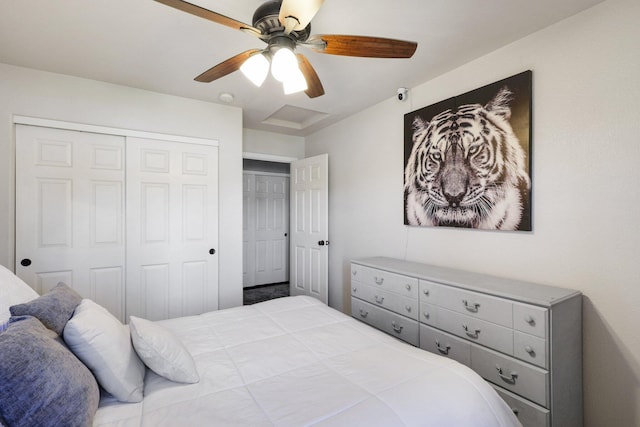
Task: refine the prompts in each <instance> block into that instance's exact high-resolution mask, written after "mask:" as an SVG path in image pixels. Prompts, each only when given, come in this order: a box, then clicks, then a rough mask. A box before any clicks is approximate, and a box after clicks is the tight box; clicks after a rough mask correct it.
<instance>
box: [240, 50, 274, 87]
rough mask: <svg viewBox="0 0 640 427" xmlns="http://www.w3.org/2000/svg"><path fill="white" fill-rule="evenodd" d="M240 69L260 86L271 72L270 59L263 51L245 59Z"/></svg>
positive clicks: (252, 81)
mask: <svg viewBox="0 0 640 427" xmlns="http://www.w3.org/2000/svg"><path fill="white" fill-rule="evenodd" d="M240 71H242V74H244V76H245V77H246V78H248V79H249V80H250V81H251V83H253V84H254V85H256V86H258V87H260V86H262V83H264V81H265V79H266V78H267V74H269V60H268V59H267V58H265V56H264V54H262V53H258V54H255V55H253V56H250V57H249V59H247V60H246V61H244V63H243V64H242V65H241V66H240Z"/></svg>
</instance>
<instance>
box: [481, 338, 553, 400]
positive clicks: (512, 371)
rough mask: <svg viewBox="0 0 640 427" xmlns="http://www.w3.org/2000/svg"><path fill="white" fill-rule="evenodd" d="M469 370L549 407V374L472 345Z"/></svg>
mask: <svg viewBox="0 0 640 427" xmlns="http://www.w3.org/2000/svg"><path fill="white" fill-rule="evenodd" d="M471 368H472V369H473V370H474V371H476V372H477V373H478V374H480V375H481V376H482V377H483V378H484V379H486V380H488V381H490V382H492V383H494V384H497V385H499V386H500V387H503V388H505V389H507V390H509V391H512V392H514V393H516V394H519V395H520V396H523V397H525V398H527V399H529V400H531V401H533V402H535V403H537V404H539V405H542V406H544V407H549V392H548V390H549V373H548V372H547V371H545V370H544V369H540V368H537V367H535V366H532V365H529V364H527V363H524V362H521V361H519V360H516V359H514V358H512V357H509V356H505V355H502V354H500V353H497V352H495V351H491V350H489V349H486V348H482V347H480V346H477V345H474V346H472V347H471Z"/></svg>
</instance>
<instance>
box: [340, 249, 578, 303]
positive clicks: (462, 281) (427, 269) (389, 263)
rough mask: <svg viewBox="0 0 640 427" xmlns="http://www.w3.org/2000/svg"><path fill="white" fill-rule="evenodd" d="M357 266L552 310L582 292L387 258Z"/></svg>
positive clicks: (370, 260)
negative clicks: (551, 308) (551, 307)
mask: <svg viewBox="0 0 640 427" xmlns="http://www.w3.org/2000/svg"><path fill="white" fill-rule="evenodd" d="M352 262H353V263H355V264H360V265H363V266H366V267H372V268H379V269H382V270H385V271H389V272H391V273H397V274H404V275H408V276H412V277H416V278H418V279H423V280H430V281H433V282H436V283H442V284H445V285H450V286H455V287H458V288H462V289H467V290H470V291H477V292H482V293H486V294H491V295H495V296H498V297H503V298H509V299H512V300H515V301H520V302H525V303H529V304H535V305H540V306H543V307H550V306H552V305H554V304H558V303H560V302H562V301H564V300H567V299H570V298H574V297H578V296H580V295H581V293H580V292H579V291H576V290H574V289H566V288H560V287H556V286H548V285H541V284H538V283H532V282H526V281H522V280H515V279H507V278H504V277H496V276H491V275H488V274H480V273H473V272H470V271H464V270H458V269H453V268H447V267H439V266H435V265H429V264H422V263H418V262H412V261H404V260H400V259H395V258H387V257H371V258H361V259H355V260H352Z"/></svg>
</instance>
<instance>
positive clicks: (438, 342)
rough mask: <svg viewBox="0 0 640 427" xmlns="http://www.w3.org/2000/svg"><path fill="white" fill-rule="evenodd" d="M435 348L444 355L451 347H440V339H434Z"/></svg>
mask: <svg viewBox="0 0 640 427" xmlns="http://www.w3.org/2000/svg"><path fill="white" fill-rule="evenodd" d="M436 348H437V349H438V351H439V352H440V353H442V354H444V355H447V354H449V349H450V348H451V346H450V345H446V346H444V347H442V346H441V345H440V341H438V340H436Z"/></svg>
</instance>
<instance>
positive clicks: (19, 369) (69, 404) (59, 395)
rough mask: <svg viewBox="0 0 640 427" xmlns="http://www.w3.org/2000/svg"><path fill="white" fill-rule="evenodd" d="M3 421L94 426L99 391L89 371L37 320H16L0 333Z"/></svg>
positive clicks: (0, 410) (0, 413) (18, 424)
mask: <svg viewBox="0 0 640 427" xmlns="http://www.w3.org/2000/svg"><path fill="white" fill-rule="evenodd" d="M0 384H1V385H2V386H1V387H0V421H2V422H3V423H4V424H5V425H9V426H15V427H22V426H89V425H91V424H92V421H93V417H94V416H95V413H96V411H97V409H98V403H99V400H100V392H99V389H98V384H97V382H96V380H95V378H94V377H93V375H92V374H91V372H90V371H89V369H88V368H87V367H86V366H84V365H83V364H82V362H80V360H78V358H76V357H75V355H74V354H73V353H71V351H69V349H68V348H67V347H66V346H65V345H64V343H63V341H62V339H61V338H60V337H59V336H58V335H56V334H55V333H54V332H53V331H51V330H49V329H47V328H45V326H44V325H43V324H42V323H41V322H40V321H39V320H38V319H36V318H35V317H31V316H23V317H12V318H11V323H10V324H9V327H8V328H7V330H6V331H4V332H3V333H2V334H0Z"/></svg>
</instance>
